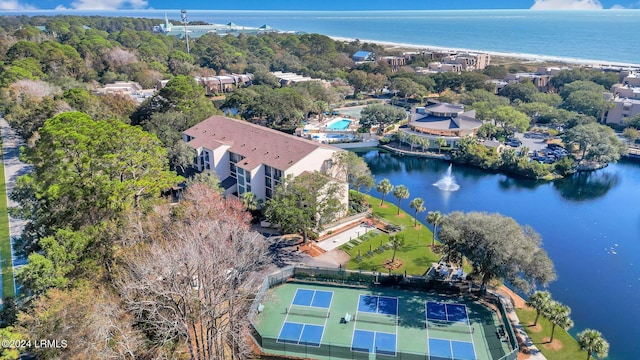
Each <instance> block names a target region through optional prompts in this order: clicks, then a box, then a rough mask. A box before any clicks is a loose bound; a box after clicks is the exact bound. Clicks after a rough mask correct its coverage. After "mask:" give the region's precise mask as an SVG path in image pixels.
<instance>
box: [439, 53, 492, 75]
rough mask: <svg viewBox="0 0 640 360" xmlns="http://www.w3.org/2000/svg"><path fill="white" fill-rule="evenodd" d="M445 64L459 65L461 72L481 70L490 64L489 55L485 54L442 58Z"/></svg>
mask: <svg viewBox="0 0 640 360" xmlns="http://www.w3.org/2000/svg"><path fill="white" fill-rule="evenodd" d="M442 62H443V63H445V64H460V65H461V66H462V70H463V71H474V70H483V69H484V68H486V67H487V66H489V65H490V63H491V55H489V54H486V53H458V54H454V55H449V56H445V57H444V58H442Z"/></svg>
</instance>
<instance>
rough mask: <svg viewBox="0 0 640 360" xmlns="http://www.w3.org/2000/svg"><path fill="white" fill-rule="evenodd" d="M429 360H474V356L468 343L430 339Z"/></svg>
mask: <svg viewBox="0 0 640 360" xmlns="http://www.w3.org/2000/svg"><path fill="white" fill-rule="evenodd" d="M429 359H431V360H444V359H448V360H450V359H456V360H476V354H475V351H474V348H473V344H472V343H470V342H466V341H456V340H445V339H432V338H430V339H429Z"/></svg>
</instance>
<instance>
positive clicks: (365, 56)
mask: <svg viewBox="0 0 640 360" xmlns="http://www.w3.org/2000/svg"><path fill="white" fill-rule="evenodd" d="M351 59H352V60H353V62H355V63H356V64H357V63H361V62H365V61H376V54H374V53H372V52H371V51H364V50H360V51H356V53H355V54H353V56H352V57H351Z"/></svg>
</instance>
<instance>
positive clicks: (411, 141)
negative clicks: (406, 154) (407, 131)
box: [407, 134, 420, 151]
mask: <svg viewBox="0 0 640 360" xmlns="http://www.w3.org/2000/svg"><path fill="white" fill-rule="evenodd" d="M407 140H408V141H409V145H411V151H413V147H414V146H416V144H417V143H418V142H419V141H420V138H419V137H418V135H415V134H411V135H409V137H408V138H407Z"/></svg>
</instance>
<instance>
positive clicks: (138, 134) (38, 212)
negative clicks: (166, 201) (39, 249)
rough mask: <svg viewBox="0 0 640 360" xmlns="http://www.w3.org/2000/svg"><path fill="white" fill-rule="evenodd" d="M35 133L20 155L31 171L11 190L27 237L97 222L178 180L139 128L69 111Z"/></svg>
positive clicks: (155, 143) (153, 139)
mask: <svg viewBox="0 0 640 360" xmlns="http://www.w3.org/2000/svg"><path fill="white" fill-rule="evenodd" d="M39 134H40V138H39V140H38V141H37V142H36V144H35V147H34V148H33V149H26V150H27V151H26V152H25V156H24V157H25V160H27V161H28V162H29V163H31V164H33V165H34V169H33V172H32V173H30V174H27V175H23V176H21V177H19V178H18V181H17V183H16V189H15V191H14V192H13V194H12V199H14V200H15V201H16V202H18V204H19V205H20V212H21V214H22V216H23V217H24V218H25V219H29V222H28V223H27V225H26V228H25V234H26V235H27V236H35V237H36V238H37V237H39V236H48V235H53V233H54V232H55V230H56V229H60V228H64V227H70V228H71V229H74V230H77V229H80V228H81V227H83V226H85V225H96V224H98V223H100V222H101V221H104V220H108V219H111V218H113V217H114V216H116V215H118V214H120V213H122V212H123V211H125V210H127V209H128V208H130V207H131V206H133V205H135V204H137V203H138V202H139V201H140V200H141V199H143V198H149V197H152V198H155V197H157V196H158V195H159V194H160V192H161V191H162V190H164V189H167V188H169V187H171V186H172V185H174V184H175V183H176V182H178V181H179V178H178V177H177V176H176V175H175V174H172V173H171V172H169V171H168V167H167V153H166V150H165V149H164V148H163V147H162V145H161V144H160V142H159V141H158V138H156V137H155V136H153V135H150V134H148V133H146V132H144V131H143V130H142V129H140V128H138V127H133V126H130V125H127V124H125V123H122V122H120V121H117V120H114V121H94V120H93V119H91V118H90V117H89V116H88V115H86V114H82V113H78V112H68V113H63V114H60V115H57V116H55V117H53V118H51V119H49V120H47V121H46V122H45V123H44V126H43V127H42V128H41V129H40V131H39Z"/></svg>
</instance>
